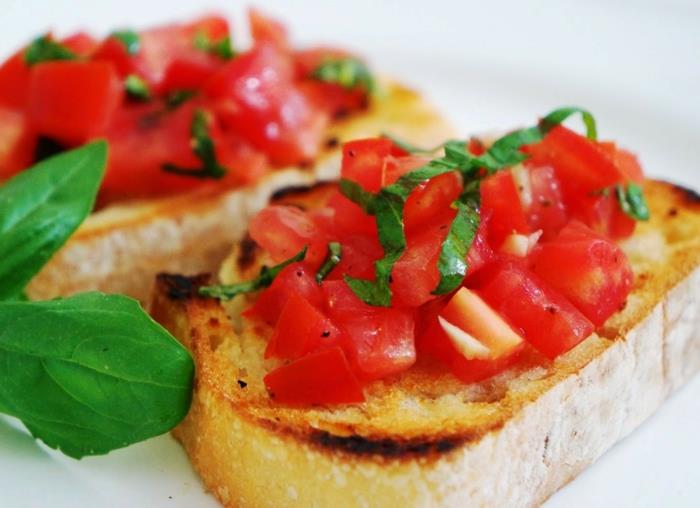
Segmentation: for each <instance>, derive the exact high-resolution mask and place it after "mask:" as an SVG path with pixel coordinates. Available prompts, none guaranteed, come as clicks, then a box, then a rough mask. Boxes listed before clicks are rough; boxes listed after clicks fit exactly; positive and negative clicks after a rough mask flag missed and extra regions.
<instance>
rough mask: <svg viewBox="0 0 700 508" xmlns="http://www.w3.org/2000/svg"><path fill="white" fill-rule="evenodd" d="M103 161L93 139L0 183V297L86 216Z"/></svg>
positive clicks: (101, 145)
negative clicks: (1, 184) (0, 184)
mask: <svg viewBox="0 0 700 508" xmlns="http://www.w3.org/2000/svg"><path fill="white" fill-rule="evenodd" d="M106 161H107V144H106V143H105V142H104V141H97V142H94V143H91V144H89V145H85V146H83V147H82V148H78V149H77V150H72V151H70V152H65V153H62V154H60V155H56V156H54V157H52V158H50V159H45V160H43V161H42V162H40V163H39V164H37V165H36V166H34V167H33V168H31V169H29V170H26V171H22V172H21V173H19V174H18V175H17V176H15V177H14V178H12V179H11V180H9V181H8V182H7V183H6V184H5V185H3V186H1V187H0V281H1V283H0V300H3V299H8V298H13V297H15V296H17V295H18V294H19V293H20V292H21V291H22V290H23V289H24V287H25V286H26V285H27V283H28V282H29V281H30V280H31V278H32V277H33V276H34V275H35V274H36V273H37V272H38V271H39V270H40V269H41V268H42V267H43V266H44V264H46V262H47V261H48V260H49V258H50V257H51V256H52V255H53V254H54V252H56V251H57V250H58V248H59V247H61V246H62V245H63V244H64V243H65V242H66V240H67V239H68V237H69V236H70V235H71V234H73V232H74V231H75V230H76V229H77V228H78V226H79V225H80V223H81V222H83V220H84V219H85V217H87V215H88V214H89V213H90V211H91V210H92V207H93V205H94V203H95V195H96V194H97V189H98V188H99V186H100V182H101V181H102V176H103V174H104V167H105V164H106Z"/></svg>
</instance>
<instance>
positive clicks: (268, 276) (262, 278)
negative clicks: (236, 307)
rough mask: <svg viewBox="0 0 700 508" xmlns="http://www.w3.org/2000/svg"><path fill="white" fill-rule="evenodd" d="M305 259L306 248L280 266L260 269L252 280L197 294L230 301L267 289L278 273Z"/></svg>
mask: <svg viewBox="0 0 700 508" xmlns="http://www.w3.org/2000/svg"><path fill="white" fill-rule="evenodd" d="M305 257H306V247H304V248H303V249H301V250H300V251H299V252H298V253H297V254H295V255H294V256H292V257H291V258H289V259H287V260H286V261H282V262H281V263H280V264H278V265H275V266H271V267H268V266H263V267H262V268H261V269H260V274H259V275H258V276H257V277H256V278H255V279H252V280H247V281H243V282H237V283H235V284H221V285H218V286H204V287H201V288H199V294H200V295H202V296H207V297H209V298H219V299H220V300H230V299H231V298H234V297H236V296H238V295H242V294H244V293H252V292H253V291H258V290H260V289H263V288H266V287H268V286H269V285H270V284H272V281H274V280H275V277H277V275H279V273H280V272H281V271H282V270H283V269H284V268H286V267H287V266H289V265H291V264H292V263H297V262H299V261H303V260H304V258H305Z"/></svg>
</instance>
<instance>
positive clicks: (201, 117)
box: [162, 109, 228, 180]
mask: <svg viewBox="0 0 700 508" xmlns="http://www.w3.org/2000/svg"><path fill="white" fill-rule="evenodd" d="M190 135H191V136H192V145H193V148H192V149H193V150H194V153H195V155H196V156H197V158H198V159H199V160H200V161H201V162H202V167H200V168H182V167H180V166H177V165H175V164H171V163H168V162H166V163H165V164H163V165H162V168H163V171H165V172H167V173H173V174H176V175H181V176H190V177H193V178H201V179H205V178H212V179H214V180H218V179H220V178H223V177H224V176H225V175H226V172H227V171H228V170H227V169H226V168H225V167H224V166H222V165H221V164H219V162H218V160H217V159H216V150H215V147H214V141H213V140H212V139H211V136H210V135H209V118H208V115H207V112H206V111H205V110H203V109H197V110H195V112H194V115H193V116H192V125H191V127H190Z"/></svg>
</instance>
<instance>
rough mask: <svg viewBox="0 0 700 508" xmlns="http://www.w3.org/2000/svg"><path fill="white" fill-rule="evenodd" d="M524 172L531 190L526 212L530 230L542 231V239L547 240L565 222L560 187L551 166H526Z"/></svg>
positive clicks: (565, 214)
mask: <svg viewBox="0 0 700 508" xmlns="http://www.w3.org/2000/svg"><path fill="white" fill-rule="evenodd" d="M526 170H527V171H528V175H529V177H530V187H531V190H532V203H531V205H530V206H529V207H528V209H527V210H526V213H527V216H528V222H529V225H530V230H531V231H537V230H542V238H543V239H544V240H547V239H549V238H552V237H553V236H555V235H556V234H557V233H558V232H559V230H560V229H561V228H563V227H564V225H566V222H567V210H566V206H565V205H564V200H563V196H562V192H561V186H560V184H559V181H558V180H557V177H556V175H555V174H554V168H552V167H551V166H530V165H528V167H527V169H526Z"/></svg>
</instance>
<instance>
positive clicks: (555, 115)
mask: <svg viewBox="0 0 700 508" xmlns="http://www.w3.org/2000/svg"><path fill="white" fill-rule="evenodd" d="M575 114H580V115H581V119H582V120H583V124H584V125H585V127H586V137H587V138H588V139H591V140H594V141H595V140H596V139H598V129H597V127H596V121H595V118H594V117H593V115H592V114H591V113H590V112H589V111H587V110H585V109H582V108H578V107H575V106H569V107H564V108H559V109H555V110H554V111H552V112H551V113H549V114H548V115H546V116H544V117H543V118H542V119H541V120H540V123H539V127H540V129H542V130H543V131H544V132H545V133H546V132H548V131H550V130H551V129H552V128H554V127H556V126H557V125H559V124H561V123H564V121H565V120H567V119H568V118H569V117H570V116H572V115H575Z"/></svg>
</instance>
